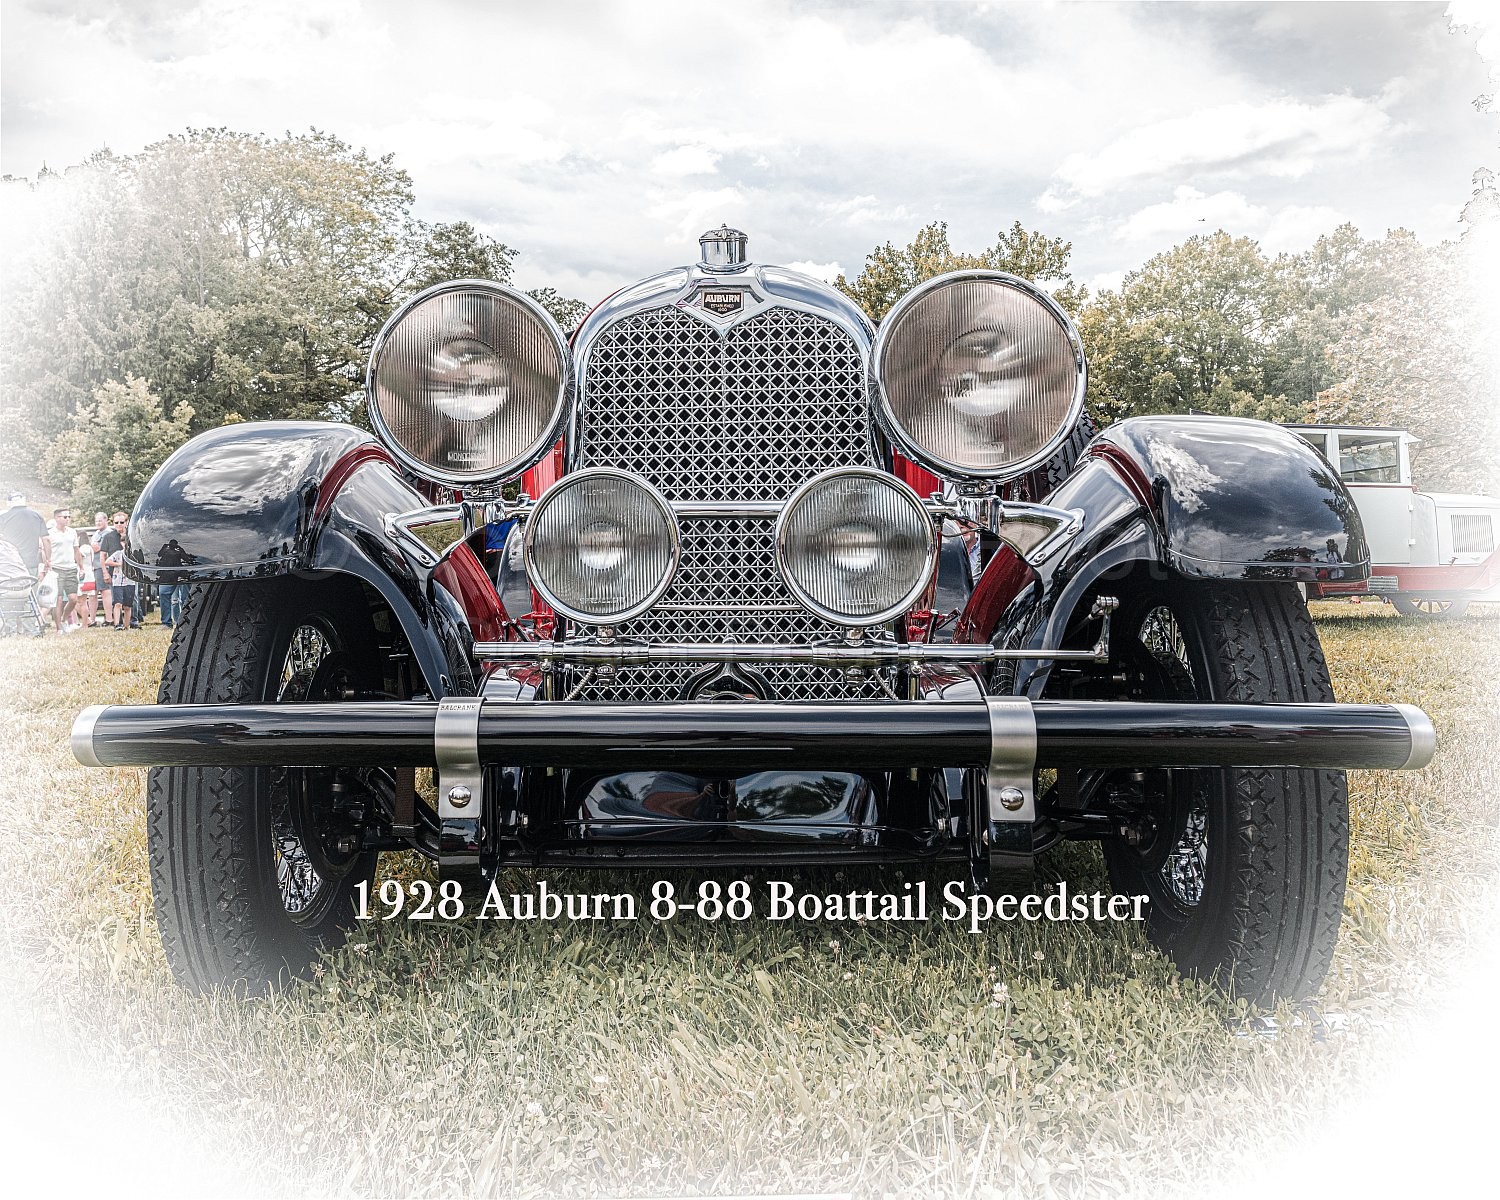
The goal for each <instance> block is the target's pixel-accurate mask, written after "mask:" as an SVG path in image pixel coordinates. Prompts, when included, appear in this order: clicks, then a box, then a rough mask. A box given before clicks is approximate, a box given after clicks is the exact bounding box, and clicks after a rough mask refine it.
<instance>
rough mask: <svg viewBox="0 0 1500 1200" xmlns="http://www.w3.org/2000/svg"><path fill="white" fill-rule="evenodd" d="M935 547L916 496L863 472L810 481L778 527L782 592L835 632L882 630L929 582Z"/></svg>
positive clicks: (841, 471) (846, 470)
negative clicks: (842, 629)
mask: <svg viewBox="0 0 1500 1200" xmlns="http://www.w3.org/2000/svg"><path fill="white" fill-rule="evenodd" d="M937 544H938V542H937V531H936V529H935V528H934V525H933V521H932V517H931V516H929V515H928V513H927V510H926V509H924V508H923V507H922V501H921V500H920V499H918V498H917V494H916V492H914V491H912V490H911V488H909V487H907V486H906V484H904V483H902V482H901V481H900V480H899V479H895V478H893V477H891V476H890V475H887V474H885V473H884V472H882V471H876V470H872V469H870V468H868V467H839V468H835V469H834V470H832V471H825V472H824V473H823V474H821V475H818V476H816V477H814V478H812V479H809V480H808V481H807V482H806V483H804V484H803V485H802V486H801V487H800V488H798V489H797V490H796V492H794V493H793V494H792V498H791V499H790V500H788V501H787V504H786V507H785V508H784V509H782V511H781V517H780V518H779V519H778V520H777V522H776V565H777V567H778V568H779V569H780V571H781V577H782V578H783V579H784V580H785V581H786V586H787V588H788V590H789V591H790V592H791V593H792V595H794V596H795V597H797V599H798V600H799V601H801V602H802V604H803V605H805V606H806V607H807V608H808V609H810V610H811V611H812V612H814V613H816V614H817V615H818V616H820V617H822V618H823V619H824V620H826V621H832V622H833V623H834V624H835V625H845V626H862V625H880V624H882V623H884V622H886V621H889V620H890V619H891V618H892V617H895V616H898V615H900V614H901V613H904V612H905V611H906V610H907V609H908V608H910V607H911V606H912V604H913V603H914V602H915V601H916V598H917V597H918V596H920V595H921V594H922V590H923V589H924V588H925V587H926V586H927V581H928V580H929V579H930V578H931V577H932V565H933V560H934V556H935V555H936V554H937Z"/></svg>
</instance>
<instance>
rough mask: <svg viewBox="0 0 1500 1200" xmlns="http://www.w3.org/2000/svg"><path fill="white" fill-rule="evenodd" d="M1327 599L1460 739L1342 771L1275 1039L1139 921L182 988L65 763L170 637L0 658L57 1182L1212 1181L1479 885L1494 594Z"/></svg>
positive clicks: (1340, 653) (1417, 973)
mask: <svg viewBox="0 0 1500 1200" xmlns="http://www.w3.org/2000/svg"><path fill="white" fill-rule="evenodd" d="M1317 611H1318V615H1319V617H1320V628H1321V632H1322V634H1323V638H1324V643H1325V646H1326V647H1327V650H1328V653H1329V658H1330V660H1331V662H1332V664H1333V666H1334V670H1335V675H1336V682H1337V685H1338V688H1339V693H1340V695H1341V697H1342V698H1343V699H1346V700H1372V701H1373V700H1383V699H1391V698H1399V699H1407V700H1411V701H1413V702H1415V703H1418V704H1421V705H1423V706H1424V707H1426V708H1427V709H1428V711H1429V712H1431V713H1432V714H1433V716H1434V717H1435V719H1436V721H1437V724H1438V729H1439V734H1440V737H1441V739H1442V749H1441V753H1440V758H1439V760H1438V762H1437V763H1436V764H1435V765H1434V766H1433V767H1431V768H1429V769H1428V770H1427V771H1425V772H1422V773H1421V774H1418V775H1397V774H1392V773H1381V772H1370V773H1363V774H1359V775H1356V776H1354V777H1352V790H1353V797H1354V810H1355V839H1354V850H1353V871H1352V875H1351V885H1350V891H1349V902H1348V909H1347V913H1346V921H1345V927H1344V936H1343V938H1342V940H1341V945H1340V949H1339V955H1338V959H1337V963H1336V966H1335V970H1334V972H1333V974H1332V976H1331V978H1330V980H1329V982H1328V984H1327V986H1326V988H1325V990H1324V992H1323V994H1322V995H1321V997H1320V998H1319V1000H1318V1003H1317V1005H1316V1007H1315V1009H1311V1010H1309V1011H1308V1012H1307V1013H1305V1014H1303V1016H1304V1019H1303V1020H1302V1021H1300V1022H1298V1023H1295V1024H1294V1023H1293V1020H1292V1018H1293V1017H1294V1014H1291V1013H1287V1012H1282V1013H1279V1014H1276V1015H1278V1016H1279V1017H1280V1018H1281V1020H1282V1023H1283V1025H1284V1027H1285V1028H1284V1030H1283V1032H1282V1034H1281V1036H1279V1037H1276V1038H1266V1037H1244V1036H1236V1033H1237V1030H1238V1029H1239V1026H1240V1018H1241V1017H1242V1015H1243V1013H1242V1011H1241V1010H1239V1009H1238V1008H1237V1007H1236V1006H1235V1005H1233V1004H1231V1003H1229V1002H1227V1001H1225V1000H1224V999H1223V998H1222V997H1220V996H1218V995H1217V994H1216V993H1214V992H1212V991H1210V990H1208V989H1206V988H1204V987H1202V986H1200V985H1199V984H1197V983H1194V982H1191V981H1185V980H1183V979H1180V978H1178V977H1177V975H1176V974H1175V972H1174V971H1173V969H1172V967H1171V965H1170V963H1168V962H1166V961H1165V960H1164V959H1162V958H1161V957H1160V956H1158V955H1156V954H1155V953H1154V952H1152V951H1151V950H1150V949H1149V948H1148V947H1147V946H1146V945H1145V944H1144V943H1143V942H1142V941H1140V940H1139V939H1138V937H1137V935H1135V934H1134V933H1133V932H1131V931H1130V930H1129V929H1128V928H1127V927H1123V926H1105V927H1089V926H1071V925H1064V926H1045V925H1033V926H1025V925H1015V926H1010V927H997V928H996V929H995V931H994V932H991V933H988V934H985V935H981V936H980V937H977V938H976V937H970V936H969V935H968V934H967V933H966V932H963V931H961V930H959V929H957V928H955V927H953V926H951V925H947V924H944V923H936V922H935V923H932V924H929V925H925V926H916V927H912V928H907V927H902V926H898V925H892V926H870V927H864V928H859V927H853V926H846V927H843V928H841V929H836V930H830V928H828V927H826V926H810V925H809V926H799V925H795V924H792V925H786V924H777V925H770V924H766V923H763V922H759V921H756V922H751V923H749V924H746V925H742V926H713V925H704V924H698V923H687V922H682V923H678V924H673V925H664V926H659V925H656V924H655V923H653V922H650V921H644V920H643V921H640V922H637V923H634V924H620V925H617V926H616V925H602V926H598V927H594V926H587V925H581V926H567V925H561V926H553V925H543V924H540V923H538V924H530V925H526V924H523V925H520V926H517V927H514V928H505V927H501V926H495V925H482V924H477V923H473V922H461V923H457V924H452V925H442V924H432V925H426V924H424V925H419V926H407V925H405V924H404V923H397V922H393V923H390V924H386V925H372V926H368V927H365V928H363V929H361V930H360V931H359V932H358V933H357V934H356V937H355V939H354V942H353V944H351V946H350V947H348V948H347V949H345V950H344V951H343V952H341V953H340V954H338V955H336V956H334V957H332V958H331V959H329V960H328V961H327V963H326V965H325V968H324V970H323V974H322V977H321V978H320V979H318V980H316V981H314V982H312V983H309V984H308V985H306V986H302V987H299V988H297V989H296V990H294V991H293V992H291V993H290V994H288V995H285V996H283V997H280V998H277V999H274V1000H271V1001H267V1002H263V1003H255V1004H248V1003H238V1002H234V1001H230V1000H226V999H211V1000H201V999H195V998H193V997H190V996H188V995H187V994H185V993H183V992H182V991H180V990H179V989H177V988H176V987H175V986H174V985H173V984H172V982H171V980H170V978H169V977H168V975H167V972H166V967H165V964H164V962H163V959H162V955H161V951H160V947H159V945H158V943H157V939H156V935H155V930H154V927H153V924H152V920H151V900H150V894H149V887H148V883H147V872H146V863H145V853H146V852H145V832H144V822H143V818H142V801H141V792H142V774H141V773H140V772H136V771H127V770H121V771H105V772H99V771H95V772H90V771H85V770H84V769H82V768H79V767H77V766H76V765H74V764H73V762H72V760H71V758H70V756H69V755H68V752H67V748H66V745H65V735H66V732H67V730H68V727H69V724H70V722H71V720H72V717H73V715H74V713H75V712H76V711H77V709H78V708H80V707H81V706H83V705H84V704H86V703H91V702H99V701H121V702H123V701H132V702H140V701H144V700H147V699H149V698H150V697H151V696H152V695H154V688H155V678H156V672H157V670H158V667H159V664H160V660H161V657H162V655H163V653H164V650H165V645H166V636H165V634H164V633H163V632H162V631H159V630H157V629H155V628H154V627H153V628H151V629H148V630H146V631H144V632H143V633H141V634H139V635H135V636H131V635H125V634H115V633H113V632H104V631H99V632H93V631H90V632H86V633H85V634H84V635H82V636H78V637H72V638H52V639H49V640H47V641H45V642H25V643H21V642H17V641H10V642H6V643H0V673H3V676H4V678H5V680H6V684H7V686H6V688H5V706H6V710H7V711H6V722H5V729H6V731H7V734H8V740H9V746H8V747H7V749H8V751H9V752H8V754H7V755H6V756H5V758H4V759H3V762H0V784H3V800H0V868H3V870H4V872H5V875H4V877H5V878H6V879H7V880H9V881H10V892H9V901H10V902H9V906H8V907H9V917H8V919H7V923H6V927H5V931H4V934H3V939H4V941H3V945H4V953H5V955H6V957H7V958H8V959H9V962H8V963H6V964H5V967H4V971H3V976H4V984H3V987H4V989H5V991H6V992H7V993H9V994H8V995H0V1003H5V1004H6V1005H7V1009H8V1012H9V1014H10V1015H11V1016H12V1017H13V1018H14V1021H13V1024H14V1026H15V1027H16V1028H18V1029H19V1031H20V1032H21V1033H22V1034H23V1035H26V1036H25V1037H24V1038H23V1039H22V1048H21V1049H20V1050H15V1049H13V1050H12V1051H11V1052H12V1053H18V1054H20V1055H22V1056H23V1057H22V1058H21V1059H20V1062H21V1063H22V1064H23V1065H24V1066H26V1067H27V1069H29V1070H31V1071H33V1072H36V1071H41V1070H45V1071H46V1072H48V1073H49V1075H48V1077H47V1078H37V1079H36V1087H35V1088H34V1089H32V1090H31V1091H29V1092H28V1097H30V1096H33V1095H35V1096H40V1097H43V1099H42V1100H39V1101H36V1104H40V1105H42V1107H43V1109H44V1108H45V1104H46V1103H49V1102H54V1103H57V1104H59V1105H63V1106H66V1111H67V1113H68V1115H69V1117H70V1118H71V1119H73V1120H76V1119H77V1118H78V1115H79V1114H80V1113H81V1114H83V1115H84V1116H85V1117H86V1118H91V1119H92V1128H93V1129H94V1130H95V1131H96V1133H95V1136H94V1137H93V1138H91V1139H89V1141H88V1143H87V1146H88V1150H87V1151H84V1150H82V1149H75V1150H74V1151H73V1152H72V1155H73V1156H72V1157H64V1158H62V1159H59V1160H55V1161H54V1163H53V1165H52V1169H53V1170H58V1169H60V1170H61V1171H62V1172H63V1177H64V1178H67V1177H68V1172H69V1170H70V1169H71V1170H73V1171H76V1172H81V1173H82V1175H83V1176H86V1175H87V1174H88V1173H89V1172H88V1169H87V1167H88V1157H89V1155H90V1154H92V1155H93V1156H94V1157H95V1158H96V1159H97V1160H98V1161H97V1163H96V1164H95V1166H97V1168H98V1169H99V1170H100V1171H101V1172H103V1171H108V1172H111V1173H114V1175H115V1180H114V1181H115V1183H116V1184H118V1182H119V1179H120V1178H121V1177H122V1176H121V1175H120V1172H123V1177H124V1178H129V1172H130V1168H131V1166H132V1165H135V1164H140V1165H141V1167H142V1169H146V1168H147V1167H148V1166H149V1167H150V1170H151V1176H152V1177H151V1179H150V1187H149V1190H151V1191H152V1192H153V1193H159V1192H160V1191H163V1190H165V1191H168V1192H173V1191H183V1192H188V1191H192V1190H195V1189H203V1188H208V1189H209V1190H214V1191H235V1192H239V1191H243V1192H249V1193H255V1194H266V1193H269V1194H306V1193H340V1194H342V1193H357V1194H379V1195H397V1194H400V1195H409V1194H422V1195H447V1194H478V1195H505V1196H532V1195H555V1194H567V1195H621V1194H655V1195H662V1194H671V1195H681V1194H685V1193H697V1192H704V1193H710V1194H712V1193H724V1192H750V1191H775V1190H781V1191H792V1190H827V1191H845V1192H852V1193H854V1194H856V1195H860V1196H866V1195H871V1196H879V1195H883V1194H896V1195H919V1194H939V1195H954V1194H959V1195H963V1194H968V1195H991V1194H995V1193H999V1194H1011V1193H1012V1192H1014V1193H1016V1194H1025V1195H1042V1196H1045V1195H1062V1196H1092V1195H1110V1194H1116V1193H1119V1192H1121V1191H1122V1190H1127V1189H1128V1190H1132V1191H1139V1192H1152V1193H1156V1194H1161V1193H1166V1194H1184V1195H1199V1194H1202V1193H1203V1191H1204V1190H1205V1186H1207V1187H1208V1190H1214V1188H1213V1181H1224V1180H1227V1179H1229V1178H1231V1177H1233V1176H1235V1175H1236V1174H1237V1173H1239V1172H1241V1171H1243V1170H1247V1169H1250V1167H1251V1166H1253V1165H1254V1164H1256V1163H1257V1162H1259V1161H1261V1160H1262V1159H1263V1158H1264V1157H1265V1156H1266V1154H1267V1153H1268V1152H1269V1151H1271V1150H1273V1149H1276V1148H1277V1147H1281V1146H1284V1145H1285V1144H1287V1143H1288V1141H1289V1139H1292V1138H1294V1137H1295V1136H1297V1135H1299V1134H1300V1133H1303V1132H1305V1131H1306V1130H1308V1129H1309V1128H1314V1127H1316V1126H1317V1125H1319V1124H1320V1123H1321V1122H1322V1121H1323V1120H1324V1119H1325V1118H1326V1116H1327V1114H1328V1113H1329V1112H1330V1111H1332V1110H1333V1109H1334V1108H1335V1107H1336V1105H1337V1103H1338V1101H1339V1098H1340V1097H1341V1095H1343V1094H1344V1093H1346V1092H1351V1091H1352V1092H1354V1093H1356V1094H1357V1093H1358V1091H1359V1090H1360V1089H1361V1088H1362V1087H1365V1086H1366V1085H1367V1084H1368V1083H1369V1082H1370V1081H1371V1080H1372V1079H1374V1078H1375V1077H1376V1076H1377V1075H1378V1074H1379V1072H1380V1071H1381V1070H1382V1069H1383V1067H1384V1065H1385V1064H1386V1063H1387V1062H1388V1061H1389V1060H1390V1058H1391V1056H1392V1055H1393V1053H1395V1051H1396V1050H1397V1049H1398V1048H1399V1047H1400V1046H1401V1044H1402V1042H1403V1041H1404V1040H1405V1039H1406V1038H1407V1037H1408V1036H1409V1035H1410V1033H1411V1031H1412V1030H1413V1029H1414V1028H1416V1027H1417V1026H1419V1025H1420V1015H1421V1009H1422V1006H1424V1005H1427V1004H1429V1003H1431V1002H1432V1001H1433V1000H1434V999H1435V998H1436V997H1438V996H1440V995H1442V994H1443V990H1444V989H1445V988H1446V987H1447V986H1448V981H1449V980H1451V978H1452V977H1453V975H1454V972H1455V969H1456V966H1457V964H1460V963H1461V962H1462V958H1463V955H1464V954H1465V953H1466V951H1467V948H1468V946H1469V944H1470V943H1471V941H1472V940H1473V938H1474V936H1475V930H1476V929H1477V927H1478V925H1477V923H1478V920H1479V918H1480V917H1482V916H1483V915H1484V913H1485V912H1486V911H1487V909H1488V906H1489V904H1490V903H1491V902H1492V901H1493V899H1494V895H1493V890H1492V887H1491V882H1492V877H1493V875H1494V868H1495V865H1496V861H1497V846H1496V838H1495V830H1496V825H1497V818H1500V809H1497V791H1496V788H1495V772H1494V765H1493V761H1492V760H1493V754H1492V747H1493V745H1494V744H1495V742H1496V738H1497V735H1500V728H1497V722H1496V720H1495V718H1494V715H1493V714H1494V706H1493V704H1492V703H1488V702H1479V701H1481V699H1482V698H1484V697H1486V696H1488V694H1489V689H1490V687H1491V680H1492V678H1493V672H1494V666H1495V662H1496V658H1497V654H1496V651H1497V649H1500V611H1494V610H1491V611H1490V612H1489V613H1487V614H1481V615H1479V616H1477V617H1475V618H1471V619H1470V620H1468V621H1465V622H1461V623H1452V624H1437V623H1435V624H1420V623H1415V622H1407V621H1399V620H1397V619H1395V618H1394V617H1389V616H1387V615H1386V613H1387V612H1388V611H1389V610H1383V609H1380V608H1376V607H1374V606H1368V605H1367V606H1363V607H1357V608H1356V607H1342V606H1333V605H1320V606H1317ZM1061 865H1062V867H1063V869H1066V870H1067V871H1068V872H1069V873H1070V874H1071V875H1073V876H1074V877H1075V878H1076V877H1083V878H1084V879H1097V878H1098V877H1099V870H1100V868H1099V865H1098V863H1097V860H1096V859H1095V858H1094V857H1093V856H1092V854H1091V853H1085V852H1082V851H1080V850H1077V849H1075V850H1073V851H1072V852H1070V853H1069V854H1068V856H1067V858H1066V859H1065V860H1064V862H1063V863H1062V864H1061ZM808 874H811V873H808ZM830 874H831V873H830ZM847 874H848V875H850V876H860V875H861V873H857V872H848V873H847ZM655 877H656V875H655V873H652V874H651V875H649V876H648V875H635V876H623V875H622V876H619V877H616V878H613V879H611V880H610V881H609V882H610V884H615V883H618V884H620V885H621V886H632V887H635V888H636V889H638V890H639V891H640V893H641V894H642V895H643V896H644V895H645V894H646V888H645V884H646V883H647V882H648V881H649V879H652V878H655ZM670 877H672V878H674V879H675V880H676V881H677V882H678V884H679V887H682V886H688V885H690V884H691V882H692V880H693V879H695V878H696V877H695V876H691V875H689V874H683V873H677V874H670ZM820 878H826V882H827V885H828V888H829V889H830V890H832V889H833V888H834V887H838V888H839V889H840V890H847V888H848V887H851V886H857V884H856V883H854V882H853V881H852V880H850V879H843V878H840V879H838V880H834V879H833V878H831V877H820ZM932 878H934V879H935V880H936V879H941V878H943V877H942V876H932ZM553 882H554V883H557V882H558V877H553ZM602 882H603V881H601V883H602ZM810 882H811V881H810ZM1315 1014H1338V1016H1339V1018H1340V1020H1339V1021H1336V1022H1332V1024H1331V1027H1330V1024H1328V1023H1321V1022H1319V1021H1317V1020H1315V1019H1311V1018H1312V1017H1313V1016H1314V1015H1315ZM39 1047H40V1048H39ZM81 1082H86V1083H87V1084H88V1085H89V1086H88V1087H87V1088H84V1087H81ZM47 1097H50V1098H51V1100H50V1101H49V1100H47V1099H46V1098H47ZM28 1105H29V1106H31V1107H35V1105H33V1104H32V1101H31V1100H30V1098H28ZM27 1115H28V1114H27V1113H22V1114H20V1116H21V1119H22V1125H23V1127H24V1125H25V1117H26V1116H27ZM30 1115H32V1116H33V1117H34V1116H35V1113H32V1114H30ZM37 1123H38V1124H44V1123H45V1122H37ZM5 1124H6V1126H7V1127H8V1128H12V1132H14V1127H12V1126H11V1124H10V1122H9V1121H7V1122H5ZM73 1127H74V1128H75V1129H76V1127H77V1126H76V1125H74V1126H73ZM111 1135H112V1136H111ZM66 1145H68V1146H77V1145H78V1143H77V1142H75V1141H73V1140H71V1139H70V1140H68V1141H67V1142H66ZM164 1147H170V1148H171V1149H173V1150H174V1151H175V1152H176V1157H175V1158H174V1159H172V1160H171V1162H170V1164H169V1165H168V1166H167V1167H162V1166H161V1165H160V1162H161V1160H160V1156H161V1154H162V1153H163V1148H164ZM80 1156H81V1157H80ZM152 1164H155V1165H152ZM163 1171H165V1174H163ZM1206 1181H1207V1182H1206ZM116 1190H117V1189H116Z"/></svg>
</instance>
